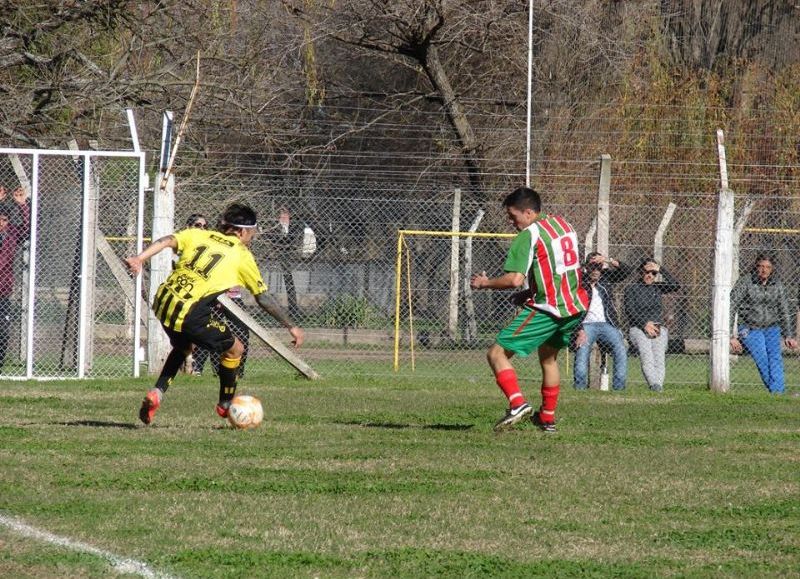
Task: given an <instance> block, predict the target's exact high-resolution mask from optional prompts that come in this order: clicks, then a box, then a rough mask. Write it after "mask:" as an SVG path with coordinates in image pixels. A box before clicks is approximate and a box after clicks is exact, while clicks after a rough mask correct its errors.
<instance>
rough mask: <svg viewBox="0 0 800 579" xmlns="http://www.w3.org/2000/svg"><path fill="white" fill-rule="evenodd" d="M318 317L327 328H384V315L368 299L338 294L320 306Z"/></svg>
mask: <svg viewBox="0 0 800 579" xmlns="http://www.w3.org/2000/svg"><path fill="white" fill-rule="evenodd" d="M318 318H319V321H320V323H321V324H323V325H324V326H326V327H329V328H370V329H371V328H385V327H386V319H387V318H386V315H385V314H384V313H383V312H382V311H381V310H380V309H379V308H377V307H376V306H374V305H372V304H371V303H370V302H369V300H368V299H366V298H359V297H355V296H352V295H350V294H340V295H338V296H336V297H334V298H331V299H329V300H328V301H327V302H325V304H324V305H323V306H322V308H320V312H319V314H318Z"/></svg>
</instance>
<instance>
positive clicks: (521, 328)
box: [486, 308, 536, 430]
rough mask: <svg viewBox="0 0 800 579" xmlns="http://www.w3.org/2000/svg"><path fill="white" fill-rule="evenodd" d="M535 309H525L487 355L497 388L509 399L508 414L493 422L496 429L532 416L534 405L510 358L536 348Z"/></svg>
mask: <svg viewBox="0 0 800 579" xmlns="http://www.w3.org/2000/svg"><path fill="white" fill-rule="evenodd" d="M535 316H536V311H535V310H533V309H531V308H523V309H522V311H521V312H520V314H519V315H518V316H517V317H516V318H514V320H513V321H512V322H511V323H510V324H509V325H508V326H507V327H506V328H504V329H503V330H501V331H500V333H499V334H498V335H497V342H496V343H495V344H493V345H492V346H491V347H490V348H489V351H488V352H487V354H486V358H487V360H488V361H489V366H490V367H491V368H492V372H493V373H494V377H495V381H496V382H497V385H498V387H499V388H500V390H502V392H503V394H505V397H506V399H507V400H508V410H506V413H505V415H504V416H503V417H502V418H501V419H500V420H499V421H497V423H496V424H495V425H494V428H495V430H505V429H507V428H510V427H512V426H514V425H515V424H517V423H518V422H520V421H521V420H522V419H524V418H525V417H526V416H529V415H530V413H531V411H532V408H531V406H530V404H528V402H527V400H525V395H524V394H523V393H522V391H521V390H520V388H519V380H518V379H517V372H516V370H514V367H513V366H512V365H511V358H512V357H513V356H514V355H515V354H519V355H521V356H528V355H529V354H530V353H531V352H532V351H533V350H534V349H535V347H536V346H535V345H534V346H531V338H530V335H529V333H530V332H531V327H532V322H533V320H534V317H535Z"/></svg>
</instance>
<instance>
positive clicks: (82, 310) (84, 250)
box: [78, 153, 94, 378]
mask: <svg viewBox="0 0 800 579" xmlns="http://www.w3.org/2000/svg"><path fill="white" fill-rule="evenodd" d="M82 158H83V205H82V207H83V215H82V217H81V283H80V298H79V300H78V378H84V377H85V375H86V367H85V366H86V333H87V328H86V309H87V298H88V288H87V283H86V281H87V277H88V275H89V267H88V266H89V259H88V254H89V235H90V233H89V225H90V219H89V212H90V204H91V199H90V197H91V196H90V195H89V190H90V187H91V178H92V176H91V172H92V165H91V163H90V159H91V157H90V156H89V154H88V153H84V154H83V156H82ZM93 234H94V231H92V235H93Z"/></svg>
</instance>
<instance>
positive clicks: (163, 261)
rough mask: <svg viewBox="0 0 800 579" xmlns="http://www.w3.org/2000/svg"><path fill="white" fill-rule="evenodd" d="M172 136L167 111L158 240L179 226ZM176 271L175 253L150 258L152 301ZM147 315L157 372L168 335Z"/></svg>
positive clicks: (157, 194)
mask: <svg viewBox="0 0 800 579" xmlns="http://www.w3.org/2000/svg"><path fill="white" fill-rule="evenodd" d="M171 138H172V112H171V111H167V112H165V113H164V117H163V123H162V131H161V163H160V171H159V174H158V178H157V179H156V187H155V190H154V191H153V233H152V239H153V241H156V240H158V239H160V238H162V237H164V236H165V235H170V234H171V233H172V232H173V231H174V229H175V178H174V177H173V176H172V175H166V170H167V165H168V164H169V159H170V158H171V156H170V143H171ZM171 271H172V255H170V252H168V251H162V252H161V253H159V254H158V255H155V256H153V257H152V258H151V259H150V288H149V294H148V295H149V296H150V303H152V302H153V298H154V297H155V295H156V291H157V290H158V286H159V285H160V284H161V282H163V281H164V280H165V279H167V276H168V275H169V274H170V272H171ZM148 312H149V315H148V318H147V371H148V372H149V373H150V374H157V373H159V372H160V371H161V367H162V366H163V364H164V360H166V358H167V355H168V354H169V342H168V340H167V335H166V334H165V333H164V330H163V329H162V328H161V322H159V321H158V319H157V318H156V317H155V316H154V315H153V312H152V310H148Z"/></svg>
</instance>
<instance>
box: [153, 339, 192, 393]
mask: <svg viewBox="0 0 800 579" xmlns="http://www.w3.org/2000/svg"><path fill="white" fill-rule="evenodd" d="M185 361H186V352H183V351H181V350H178V349H176V348H173V349H172V351H171V352H170V353H169V356H167V359H166V360H165V361H164V367H163V368H162V369H161V374H160V375H159V377H158V380H156V388H158V389H159V390H161V392H162V393H163V392H166V391H167V388H169V386H170V384H172V380H173V379H174V378H175V376H176V375H177V374H178V370H180V369H181V366H183V363H184V362H185Z"/></svg>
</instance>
